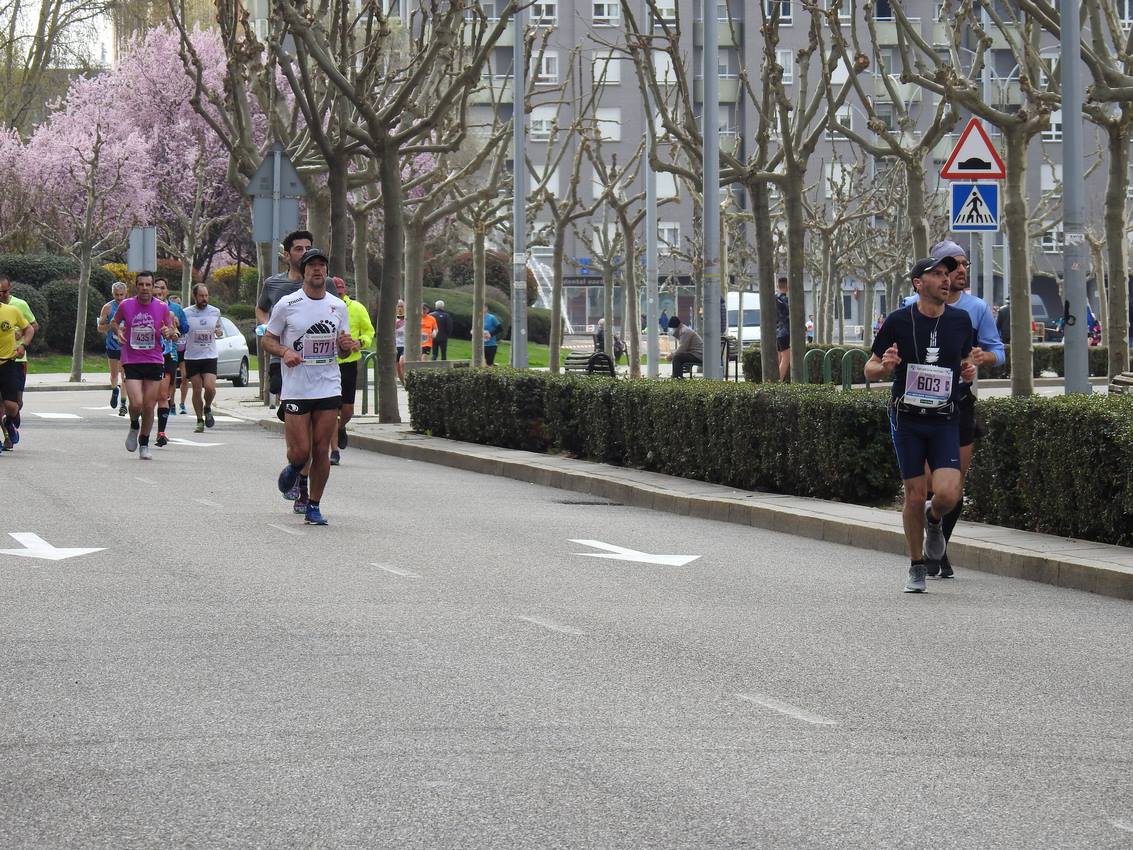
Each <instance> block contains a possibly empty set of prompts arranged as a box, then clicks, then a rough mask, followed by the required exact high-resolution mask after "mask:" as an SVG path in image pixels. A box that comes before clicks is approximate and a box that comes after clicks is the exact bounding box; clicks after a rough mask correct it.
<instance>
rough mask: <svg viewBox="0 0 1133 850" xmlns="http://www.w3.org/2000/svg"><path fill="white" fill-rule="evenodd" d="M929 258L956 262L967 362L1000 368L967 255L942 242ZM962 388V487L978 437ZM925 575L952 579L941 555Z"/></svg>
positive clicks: (968, 389)
mask: <svg viewBox="0 0 1133 850" xmlns="http://www.w3.org/2000/svg"><path fill="white" fill-rule="evenodd" d="M932 256H933V257H934V258H936V259H941V258H943V257H951V258H952V259H953V260H955V261H956V268H955V269H954V270H953V271H952V272H951V274H950V287H951V290H952V296H951V298H950V299H949V301H948V304H949V306H952V307H958V308H960V309H961V310H963V311H964V312H966V313H967V314H968V316H969V318H971V320H972V328H973V339H972V346H973V347H972V353H971V360H972V361H973V362H974V363H975V364H976V365H977V366H985V367H990V366H1002V365H1003V364H1004V363H1005V362H1006V350H1005V349H1004V347H1003V340H1002V339H1000V337H999V331H998V330H997V329H996V326H995V315H994V314H993V313H992V310H991V307H990V306H989V305H988V303H987V302H986V301H984V300H983V299H982V298H977V297H976V296H974V295H972V293H970V292H968V291H967V290H968V274H969V265H968V255H967V252H966V251H965V250H964V249H963V248H961V247H960V246H959V245H957V244H956V243H955V242H952V241H950V240H945V241H943V242H938V243H937V244H936V245H934V246H933V248H932ZM917 297H918V296H916V295H913V296H911V297H909V298H907V299H906V300H905V304H906V305H909V304H912V303H913V302H915V301H916V300H917ZM962 387H963V389H964V392H963V394H962V395H961V396H960V400H959V403H958V407H959V411H960V477H961V484H962V483H963V479H964V478H966V477H967V475H968V468H969V467H970V466H971V465H972V452H973V451H974V449H975V443H976V440H978V439H979V438H980V436H981V435H982V432H981V430H980V427H979V425H978V423H977V422H976V389H975V386H974V384H972V385H969V384H962ZM963 507H964V506H963V499H962V498H961V500H960V501H959V502H957V504H956V507H954V508H953V509H952V510H951V511H950V512H949V513H948V514H947V515H946V516H945V517H944V539H945V540H950V539H951V538H952V531H953V529H955V528H956V523H957V522H958V521H959V520H960V514H961V512H962V511H963ZM927 573H928V575H930V576H934V575H939V576H940V577H941V578H952V577H953V574H954V571H953V569H952V564H951V563H949V561H948V555H947V554H945V556H944V557H943V558H942V559H941V561H940V563H939V564H936V563H930V564H929V565H928V571H927Z"/></svg>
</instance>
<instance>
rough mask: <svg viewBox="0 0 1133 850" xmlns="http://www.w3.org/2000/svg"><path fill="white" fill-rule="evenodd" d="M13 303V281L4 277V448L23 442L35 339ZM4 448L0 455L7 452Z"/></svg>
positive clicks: (0, 351)
mask: <svg viewBox="0 0 1133 850" xmlns="http://www.w3.org/2000/svg"><path fill="white" fill-rule="evenodd" d="M11 300H12V281H11V280H9V279H8V278H7V277H5V276H2V275H0V402H2V403H3V406H4V419H3V422H2V423H0V427H2V428H3V430H4V445H5V446H9V447H10V446H14V445H16V443H18V442H19V441H20V396H21V395H22V394H23V387H24V363H23V362H22V361H21V359H20V358H26V357H27V348H28V345H30V344H31V339H32V337H33V336H35V328H34V327H33V326H32V323H31V322H29V321H28V320H27V319H26V318H24V314H23V313H22V312H21V311H20V309H19V308H18V307H16V306H14V305H12V304H11V303H10V302H11ZM3 450H4V449H3V447H0V451H3Z"/></svg>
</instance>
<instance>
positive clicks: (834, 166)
mask: <svg viewBox="0 0 1133 850" xmlns="http://www.w3.org/2000/svg"><path fill="white" fill-rule="evenodd" d="M845 180H846V166H845V165H843V164H842V163H840V162H828V163H826V197H827V198H833V197H834V195H835V193H837V194H838V195H839V197H842V196H845V195H846V191H845V186H844V185H843V183H844V182H845Z"/></svg>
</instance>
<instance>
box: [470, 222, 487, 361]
mask: <svg viewBox="0 0 1133 850" xmlns="http://www.w3.org/2000/svg"><path fill="white" fill-rule="evenodd" d="M486 240H487V236H486V235H485V233H484V230H483V228H482V227H475V228H473V237H472V365H473V366H483V365H484V304H485V301H486V293H485V291H484V289H485V284H486V281H487V272H486V264H485V254H486V253H487V247H486V245H485V242H486Z"/></svg>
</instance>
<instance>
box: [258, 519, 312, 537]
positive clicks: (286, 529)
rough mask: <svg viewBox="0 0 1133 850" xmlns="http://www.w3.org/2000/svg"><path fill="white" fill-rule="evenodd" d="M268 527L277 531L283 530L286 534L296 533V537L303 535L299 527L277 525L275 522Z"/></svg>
mask: <svg viewBox="0 0 1133 850" xmlns="http://www.w3.org/2000/svg"><path fill="white" fill-rule="evenodd" d="M267 526H268V528H274V529H275V530H276V531H282V532H283V533H284V534H294V535H295V536H296V537H302V536H303V532H302V531H300V530H299V529H297V528H288V527H287V526H286V525H276V524H275V523H274V522H269V523H268V524H267Z"/></svg>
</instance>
